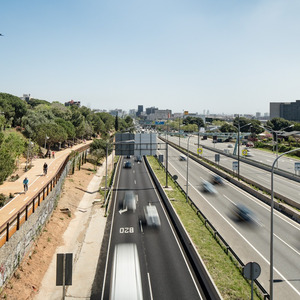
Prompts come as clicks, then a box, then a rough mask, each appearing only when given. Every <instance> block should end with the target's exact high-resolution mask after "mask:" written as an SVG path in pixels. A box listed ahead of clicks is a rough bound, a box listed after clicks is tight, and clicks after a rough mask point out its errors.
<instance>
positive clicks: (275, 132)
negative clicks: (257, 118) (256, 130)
mask: <svg viewBox="0 0 300 300" xmlns="http://www.w3.org/2000/svg"><path fill="white" fill-rule="evenodd" d="M294 126H295V125H294V124H292V125H290V126H287V127H285V128H283V129H281V130H278V131H275V130H273V129H271V128H269V127H264V126H260V127H261V128H264V129H266V130H268V131H270V132H271V133H272V135H273V142H275V143H276V158H277V157H278V133H280V132H282V131H284V130H285V129H288V128H292V127H294ZM274 136H275V140H274ZM273 151H274V147H273ZM276 168H277V169H278V160H277V162H276Z"/></svg>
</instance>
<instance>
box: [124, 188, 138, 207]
mask: <svg viewBox="0 0 300 300" xmlns="http://www.w3.org/2000/svg"><path fill="white" fill-rule="evenodd" d="M123 209H127V210H128V211H133V212H134V211H135V210H136V199H135V194H134V192H133V191H126V192H125V195H124V198H123Z"/></svg>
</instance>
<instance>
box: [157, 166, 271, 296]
mask: <svg viewBox="0 0 300 300" xmlns="http://www.w3.org/2000/svg"><path fill="white" fill-rule="evenodd" d="M158 163H159V164H160V166H161V167H162V168H163V169H164V171H166V168H165V166H164V165H163V164H162V163H160V162H159V161H158ZM168 176H169V177H170V179H171V180H172V181H173V183H174V184H175V186H176V187H177V188H178V189H179V190H180V192H181V193H182V194H184V196H185V197H186V193H185V191H184V189H183V188H182V187H181V185H180V184H179V183H178V182H177V181H176V180H174V178H173V176H172V175H171V174H170V172H169V171H168ZM188 203H189V204H190V206H191V207H192V209H193V210H195V212H196V214H197V216H198V217H200V218H201V220H202V221H203V223H204V225H205V227H206V228H207V229H208V230H209V231H210V232H211V234H212V235H213V236H214V238H215V239H216V241H217V242H218V243H219V244H220V246H221V247H222V248H223V249H224V251H225V253H226V254H227V255H231V256H232V257H233V258H234V259H235V260H236V261H237V262H238V264H239V266H240V267H241V268H243V267H244V266H245V264H244V263H243V261H242V260H241V259H240V258H239V256H238V255H237V254H236V253H235V252H234V250H233V249H232V248H231V247H230V245H229V244H228V243H227V242H226V240H225V239H224V238H223V237H222V236H221V234H220V233H219V232H218V231H217V230H216V229H215V227H214V226H213V224H212V223H211V222H210V221H209V220H208V218H207V217H206V216H205V215H204V213H203V212H202V211H201V210H200V209H199V208H198V206H197V205H196V204H195V202H194V201H193V200H192V199H191V198H190V197H189V196H188ZM254 283H255V285H256V286H257V288H258V289H259V290H260V292H261V294H262V296H263V298H264V299H269V294H268V292H267V291H266V290H265V289H264V287H263V286H262V285H261V284H260V282H259V281H258V280H257V279H255V280H254Z"/></svg>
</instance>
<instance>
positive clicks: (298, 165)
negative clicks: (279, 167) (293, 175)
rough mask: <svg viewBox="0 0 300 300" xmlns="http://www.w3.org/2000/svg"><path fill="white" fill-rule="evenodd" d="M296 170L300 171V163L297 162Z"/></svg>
mask: <svg viewBox="0 0 300 300" xmlns="http://www.w3.org/2000/svg"><path fill="white" fill-rule="evenodd" d="M295 171H300V163H299V162H295Z"/></svg>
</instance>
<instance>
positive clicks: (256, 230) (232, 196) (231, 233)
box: [160, 147, 300, 299]
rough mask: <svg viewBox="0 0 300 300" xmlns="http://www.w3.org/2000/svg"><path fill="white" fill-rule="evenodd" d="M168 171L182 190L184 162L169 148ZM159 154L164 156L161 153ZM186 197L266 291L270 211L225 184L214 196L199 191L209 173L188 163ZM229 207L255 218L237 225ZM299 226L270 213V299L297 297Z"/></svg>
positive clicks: (298, 295)
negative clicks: (256, 272)
mask: <svg viewBox="0 0 300 300" xmlns="http://www.w3.org/2000/svg"><path fill="white" fill-rule="evenodd" d="M168 152H169V153H168V154H169V155H168V170H169V172H170V173H171V174H172V175H175V174H176V175H177V176H178V182H179V184H180V185H181V186H182V187H183V188H186V175H187V162H186V161H180V160H179V154H180V153H179V152H178V151H176V150H175V149H173V148H172V147H169V151H168ZM160 154H163V155H164V156H165V151H161V152H160ZM188 173H189V175H188V178H189V196H190V197H191V198H192V200H193V201H194V202H195V203H196V204H197V206H198V207H199V208H200V209H201V211H202V212H203V213H204V214H205V215H206V217H207V218H208V219H209V220H210V221H211V222H212V224H213V225H214V226H215V228H216V229H217V230H218V231H219V232H220V233H221V235H222V236H223V237H224V238H225V240H226V241H227V242H228V243H229V245H230V246H231V247H232V248H233V250H234V251H235V252H236V253H237V254H238V256H239V257H240V258H241V260H242V261H243V262H244V263H245V264H246V263H247V262H250V261H255V262H257V263H259V265H260V266H261V275H260V277H259V278H258V281H259V282H260V283H261V284H262V285H263V287H264V288H265V289H266V290H267V291H268V290H269V278H270V277H269V269H270V266H269V256H270V224H269V223H270V208H269V206H267V205H265V204H264V203H262V202H261V201H259V200H258V199H256V198H254V197H253V196H251V195H249V194H247V193H245V192H244V191H243V190H241V189H238V188H237V187H236V186H234V185H232V184H230V183H229V182H225V184H224V186H217V187H216V190H217V192H218V193H217V194H216V195H212V194H207V193H204V192H203V190H202V181H203V180H210V179H211V175H212V173H211V172H210V171H208V170H207V169H206V168H204V167H203V166H200V165H199V164H197V163H196V162H194V161H193V160H192V159H189V169H188ZM233 203H235V204H237V203H242V204H244V205H245V206H246V207H248V208H249V209H250V210H251V211H252V212H253V213H254V215H255V216H256V218H255V220H257V222H255V223H251V224H248V223H244V222H241V221H237V220H236V218H235V217H234V215H233V214H232V206H233ZM299 231H300V225H299V224H298V223H296V222H294V221H292V220H290V219H289V218H287V217H285V216H284V215H282V214H280V213H278V212H277V211H275V212H274V299H299V297H300V281H299V279H300V274H299V270H300V260H299V255H300V242H299V238H300V232H299Z"/></svg>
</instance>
